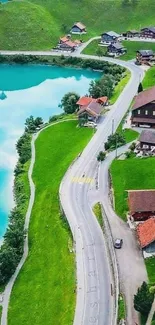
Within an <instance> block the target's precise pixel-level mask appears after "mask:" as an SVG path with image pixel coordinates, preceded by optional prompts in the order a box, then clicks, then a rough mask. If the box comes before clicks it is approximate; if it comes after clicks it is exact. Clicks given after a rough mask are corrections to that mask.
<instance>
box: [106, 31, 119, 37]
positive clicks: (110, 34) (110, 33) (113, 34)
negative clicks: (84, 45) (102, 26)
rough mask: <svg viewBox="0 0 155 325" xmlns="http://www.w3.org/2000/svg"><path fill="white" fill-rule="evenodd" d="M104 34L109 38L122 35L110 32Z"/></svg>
mask: <svg viewBox="0 0 155 325" xmlns="http://www.w3.org/2000/svg"><path fill="white" fill-rule="evenodd" d="M103 34H107V35H109V36H113V37H119V36H120V34H117V33H116V32H113V31H110V32H105V33H103Z"/></svg>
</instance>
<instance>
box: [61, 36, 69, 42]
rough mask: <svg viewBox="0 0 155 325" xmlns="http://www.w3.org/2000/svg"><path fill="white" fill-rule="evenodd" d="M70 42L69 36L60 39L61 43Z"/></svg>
mask: <svg viewBox="0 0 155 325" xmlns="http://www.w3.org/2000/svg"><path fill="white" fill-rule="evenodd" d="M68 40H69V38H68V37H67V36H64V37H61V38H60V41H61V42H63V43H66V42H68Z"/></svg>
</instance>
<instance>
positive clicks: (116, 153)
mask: <svg viewBox="0 0 155 325" xmlns="http://www.w3.org/2000/svg"><path fill="white" fill-rule="evenodd" d="M115 158H117V133H116V155H115Z"/></svg>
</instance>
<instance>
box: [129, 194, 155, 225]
mask: <svg viewBox="0 0 155 325" xmlns="http://www.w3.org/2000/svg"><path fill="white" fill-rule="evenodd" d="M128 206H129V214H130V216H131V217H132V218H133V219H134V220H135V221H144V220H147V219H149V218H150V217H152V216H155V190H129V191H128Z"/></svg>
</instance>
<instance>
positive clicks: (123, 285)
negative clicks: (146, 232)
mask: <svg viewBox="0 0 155 325" xmlns="http://www.w3.org/2000/svg"><path fill="white" fill-rule="evenodd" d="M128 146H129V145H126V146H124V147H122V148H121V149H119V150H118V154H119V153H123V152H125V151H127V148H128ZM114 158H115V152H112V153H111V154H109V155H108V157H107V159H106V160H105V162H104V163H103V164H102V165H101V168H100V172H99V181H100V184H99V185H100V186H99V189H100V200H101V202H102V204H103V206H104V210H105V213H106V215H107V217H108V220H109V223H110V227H111V231H112V235H113V238H114V239H115V238H123V246H122V249H121V250H116V255H117V261H118V265H119V278H120V289H121V291H122V292H123V293H124V294H125V298H126V306H127V324H128V325H132V324H135V323H137V324H138V323H139V315H138V313H137V312H136V311H135V309H134V307H133V298H134V294H135V293H136V291H137V289H138V287H139V286H141V284H142V282H143V281H147V280H148V279H147V272H146V268H145V264H144V259H143V256H142V253H141V250H140V249H139V246H138V242H137V240H136V236H135V231H134V230H133V231H132V230H131V229H130V228H129V226H128V225H127V223H125V222H123V221H122V220H121V219H120V218H119V217H118V216H117V215H116V214H115V212H114V211H113V208H112V206H111V203H110V199H109V184H108V169H109V166H110V164H111V162H112V160H113V159H114Z"/></svg>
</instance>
